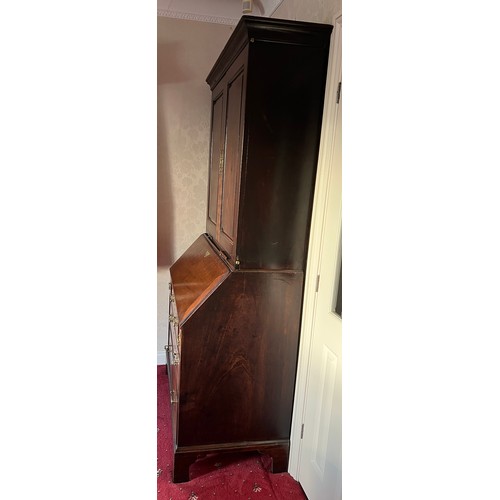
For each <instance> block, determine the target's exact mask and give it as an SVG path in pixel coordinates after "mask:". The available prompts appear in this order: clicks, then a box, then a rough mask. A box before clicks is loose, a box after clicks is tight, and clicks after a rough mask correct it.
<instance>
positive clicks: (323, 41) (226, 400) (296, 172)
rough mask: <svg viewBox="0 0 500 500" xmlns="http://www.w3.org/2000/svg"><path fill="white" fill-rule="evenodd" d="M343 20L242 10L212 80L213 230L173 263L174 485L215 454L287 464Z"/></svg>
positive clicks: (277, 466) (276, 467)
mask: <svg viewBox="0 0 500 500" xmlns="http://www.w3.org/2000/svg"><path fill="white" fill-rule="evenodd" d="M331 31H332V26H330V25H325V24H316V23H305V22H297V21H288V20H279V19H269V18H261V17H254V16H243V17H242V18H241V20H240V22H239V23H238V25H237V26H236V27H235V29H234V32H233V33H232V35H231V37H230V39H229V41H228V42H227V44H226V46H225V48H224V49H223V51H222V53H221V54H220V56H219V58H218V59H217V61H216V62H215V65H214V67H213V69H212V71H211V72H210V74H209V75H208V77H207V83H208V84H209V85H210V88H211V90H212V122H211V140H210V164H209V188H208V208H207V225H206V233H205V234H202V235H200V236H199V237H198V238H197V239H196V240H195V241H194V242H193V244H192V245H191V246H190V247H189V248H188V249H187V250H186V251H185V252H184V254H183V255H182V256H181V257H180V258H179V259H178V260H177V261H176V262H175V263H174V264H173V265H172V267H171V269H170V275H171V284H170V297H169V319H170V321H169V331H168V343H167V346H166V349H167V370H168V376H169V381H170V388H171V393H170V396H171V408H172V429H173V441H174V477H173V480H174V482H182V481H187V480H189V466H190V465H191V464H192V463H193V462H194V461H195V460H196V459H197V457H198V456H202V455H205V454H208V453H213V452H224V451H259V452H261V453H266V454H268V455H269V456H270V457H272V459H273V472H284V471H286V470H287V467H288V454H289V445H290V428H291V419H292V407H293V398H294V389H295V375H296V366H297V355H298V345H299V333H300V320H301V308H302V296H303V287H304V271H305V265H306V258H307V248H308V240H309V228H310V219H311V209H312V201H313V193H314V185H315V177H316V165H317V160H318V149H319V141H320V132H321V120H322V113H323V98H324V91H325V81H326V74H327V66H328V50H329V43H330V34H331Z"/></svg>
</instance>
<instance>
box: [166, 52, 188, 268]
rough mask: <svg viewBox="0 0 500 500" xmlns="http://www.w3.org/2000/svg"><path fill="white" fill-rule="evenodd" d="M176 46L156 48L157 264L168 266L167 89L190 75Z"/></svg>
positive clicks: (171, 204)
mask: <svg viewBox="0 0 500 500" xmlns="http://www.w3.org/2000/svg"><path fill="white" fill-rule="evenodd" d="M180 53H181V47H180V44H179V43H176V42H173V43H159V44H158V47H157V85H158V94H157V134H158V137H157V150H158V151H157V265H158V267H170V266H171V265H172V264H173V262H174V259H175V255H174V238H175V231H174V226H175V225H174V215H175V213H174V202H173V189H172V180H171V179H172V178H171V172H172V170H171V165H170V160H169V145H168V140H167V137H168V136H167V132H168V117H167V112H168V102H167V95H168V92H167V91H166V90H167V89H166V87H167V86H168V85H169V84H179V83H182V82H185V81H187V80H189V79H190V78H191V77H192V75H191V74H190V72H189V71H188V70H187V69H186V67H185V65H183V64H182V63H180V62H179V59H180V57H179V55H180Z"/></svg>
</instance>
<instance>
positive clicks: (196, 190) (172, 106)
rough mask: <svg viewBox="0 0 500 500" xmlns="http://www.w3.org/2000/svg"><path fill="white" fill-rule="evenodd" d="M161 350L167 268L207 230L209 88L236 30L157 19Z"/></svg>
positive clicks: (165, 325) (164, 333)
mask: <svg viewBox="0 0 500 500" xmlns="http://www.w3.org/2000/svg"><path fill="white" fill-rule="evenodd" d="M157 20H158V25H157V34H158V47H157V49H158V62H157V74H158V98H157V102H158V123H157V130H158V139H157V141H158V142H157V144H158V158H157V169H158V172H157V186H158V187H157V190H158V192H157V202H158V229H157V242H158V243H157V260H158V262H157V263H158V307H157V316H158V319H157V324H158V336H157V338H158V352H163V346H164V345H165V344H166V342H167V328H168V309H167V308H168V282H169V274H168V268H169V267H170V265H171V264H172V263H173V262H174V261H175V260H176V259H177V258H178V257H179V256H180V255H181V254H182V253H183V252H184V250H186V249H187V247H188V246H189V245H190V244H191V243H192V242H193V241H194V240H195V239H196V238H197V237H198V236H199V235H200V234H201V233H203V232H205V218H206V213H205V212H206V203H207V183H208V153H209V139H210V96H211V93H210V88H209V87H208V85H207V84H206V82H205V78H206V77H207V75H208V73H209V71H210V70H211V69H212V66H213V64H214V63H215V61H216V59H217V57H218V56H219V54H220V52H221V50H222V48H223V47H224V45H225V44H226V41H227V40H228V38H229V36H230V35H231V33H232V31H233V28H232V27H229V26H222V25H219V24H208V23H199V22H195V21H183V20H178V19H169V18H166V17H158V18H157Z"/></svg>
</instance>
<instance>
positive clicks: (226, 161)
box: [207, 50, 247, 265]
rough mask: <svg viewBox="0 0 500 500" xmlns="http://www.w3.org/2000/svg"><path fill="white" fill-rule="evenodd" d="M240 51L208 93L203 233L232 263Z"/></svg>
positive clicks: (241, 104) (242, 78) (242, 81)
mask: <svg viewBox="0 0 500 500" xmlns="http://www.w3.org/2000/svg"><path fill="white" fill-rule="evenodd" d="M246 54H247V51H246V50H244V51H243V52H242V53H241V54H240V55H239V56H238V58H237V59H236V60H235V61H234V63H233V65H232V66H231V68H230V69H229V70H228V72H227V73H226V75H225V76H224V78H223V79H222V80H221V81H220V82H219V84H218V85H217V86H216V87H215V88H214V90H213V93H212V142H211V154H210V179H209V191H208V214H207V232H208V234H210V235H211V236H212V237H213V238H214V239H215V241H216V242H217V243H218V245H219V247H220V248H221V249H222V250H224V251H225V252H226V254H227V256H228V257H229V258H230V262H231V263H232V264H233V265H234V262H235V259H236V255H235V253H236V235H237V230H238V206H239V190H240V178H241V164H242V148H243V139H244V134H243V130H244V109H245V85H246V74H245V62H246Z"/></svg>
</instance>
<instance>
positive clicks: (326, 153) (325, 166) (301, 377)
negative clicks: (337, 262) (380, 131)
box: [288, 12, 342, 481]
mask: <svg viewBox="0 0 500 500" xmlns="http://www.w3.org/2000/svg"><path fill="white" fill-rule="evenodd" d="M341 23H342V12H338V13H336V14H335V15H334V18H333V26H334V31H333V34H332V37H331V40H330V55H329V63H328V73H327V79H326V91H325V103H324V109H323V123H322V129H321V141H320V150H319V157H318V171H317V175H316V189H315V195H314V204H313V212H312V220H311V234H310V240H309V257H308V263H307V270H306V276H305V288H304V306H303V310H302V326H301V338H300V345H299V359H298V365H297V380H296V387H295V400H294V408H293V418H292V429H291V440H290V459H289V464H288V472H289V473H290V474H291V475H292V477H294V478H295V479H296V480H298V481H300V471H299V463H300V453H301V446H302V441H301V433H302V423H303V417H304V410H305V408H304V403H305V399H306V393H307V384H308V380H307V373H308V367H309V358H310V351H311V344H312V342H311V341H312V337H313V335H314V332H313V328H312V325H313V321H314V315H315V310H316V286H317V283H316V281H317V276H318V269H319V260H320V250H321V240H322V234H323V229H324V214H325V211H326V203H327V198H328V184H329V183H328V180H329V177H330V172H331V170H332V164H333V161H332V159H333V147H334V138H335V128H336V117H337V113H336V108H337V107H336V100H337V82H338V81H339V80H340V75H341V71H342V61H341V53H340V51H339V50H338V47H337V44H335V43H334V42H335V39H336V36H335V33H336V30H335V27H336V26H337V25H339V24H341Z"/></svg>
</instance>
